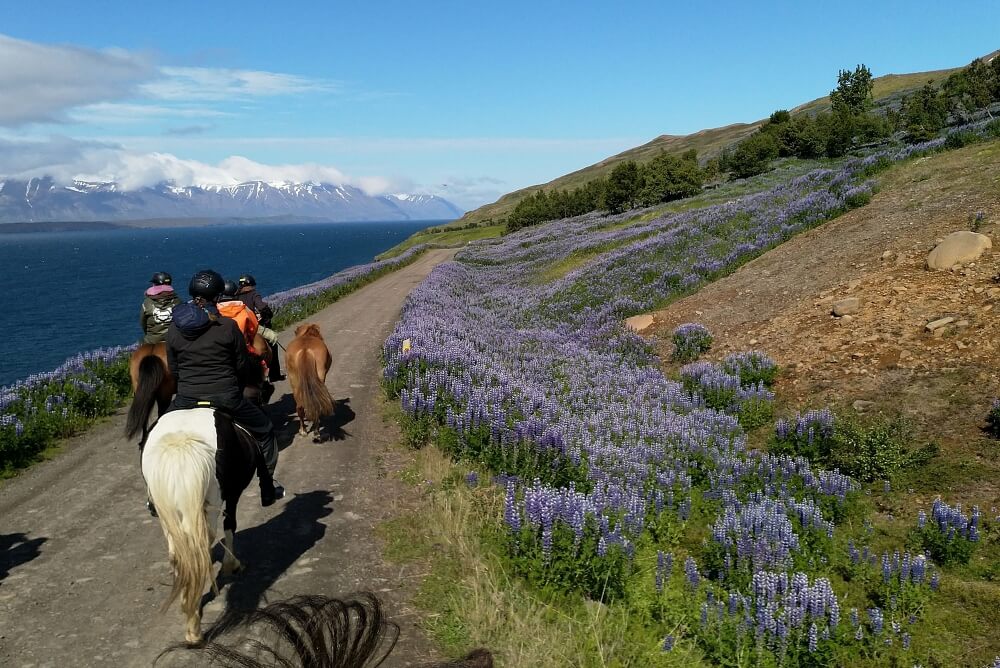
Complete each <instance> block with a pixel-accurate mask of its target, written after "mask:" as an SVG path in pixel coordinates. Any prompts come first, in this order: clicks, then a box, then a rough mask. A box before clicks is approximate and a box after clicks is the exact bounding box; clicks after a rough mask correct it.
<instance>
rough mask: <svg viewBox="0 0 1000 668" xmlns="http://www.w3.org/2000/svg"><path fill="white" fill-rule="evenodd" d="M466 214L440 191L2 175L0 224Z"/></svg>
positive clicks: (360, 218)
mask: <svg viewBox="0 0 1000 668" xmlns="http://www.w3.org/2000/svg"><path fill="white" fill-rule="evenodd" d="M462 214H463V211H462V210H461V209H459V208H458V207H456V206H455V205H454V204H452V203H451V202H449V201H448V200H445V199H443V198H441V197H437V196H436V195H412V194H389V195H368V194H366V193H365V192H364V191H362V190H361V189H359V188H355V187H353V186H348V185H335V184H332V183H289V182H267V181H248V182H246V183H239V184H236V185H226V186H223V185H209V184H206V185H197V186H176V185H173V184H171V183H161V184H158V185H155V186H150V187H145V188H139V189H137V190H123V189H122V188H120V187H119V186H118V184H116V183H94V182H87V181H74V182H73V183H72V184H70V185H62V184H59V183H56V181H55V180H53V179H52V178H50V177H40V178H31V179H28V180H23V179H20V180H18V179H7V180H0V223H30V222H53V221H58V222H80V221H105V222H116V221H141V220H150V219H160V220H163V219H170V220H176V221H178V222H181V221H183V220H184V219H189V218H200V219H205V218H239V219H252V218H268V217H277V216H284V217H296V218H301V219H316V220H324V221H331V222H342V221H366V220H373V221H374V220H378V221H391V220H451V219H454V218H458V217H459V216H461V215H462Z"/></svg>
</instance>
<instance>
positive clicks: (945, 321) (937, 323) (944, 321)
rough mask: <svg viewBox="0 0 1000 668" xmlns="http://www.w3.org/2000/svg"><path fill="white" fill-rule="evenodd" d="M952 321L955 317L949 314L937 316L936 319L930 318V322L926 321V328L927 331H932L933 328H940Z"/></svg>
mask: <svg viewBox="0 0 1000 668" xmlns="http://www.w3.org/2000/svg"><path fill="white" fill-rule="evenodd" d="M953 322H955V319H954V318H953V317H951V316H948V317H947V318H938V319H937V320H932V321H931V322H929V323H927V325H926V328H927V331H928V332H933V331H934V330H936V329H941V328H942V327H944V326H945V325H950V324H951V323H953ZM941 331H944V330H941Z"/></svg>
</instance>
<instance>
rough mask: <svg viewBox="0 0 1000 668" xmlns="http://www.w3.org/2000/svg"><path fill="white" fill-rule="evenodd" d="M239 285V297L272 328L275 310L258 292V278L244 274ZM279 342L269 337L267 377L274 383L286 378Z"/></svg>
mask: <svg viewBox="0 0 1000 668" xmlns="http://www.w3.org/2000/svg"><path fill="white" fill-rule="evenodd" d="M239 286H240V289H239V292H237V293H236V296H237V298H238V299H239V300H240V301H242V302H243V303H244V304H246V305H247V306H249V307H250V308H251V309H253V312H254V313H256V314H257V320H258V321H260V324H262V325H264V326H265V327H268V328H270V327H271V319H272V318H273V317H274V312H273V311H272V310H271V307H270V306H268V305H267V302H265V301H264V298H263V297H261V296H260V293H259V292H257V279H255V278H254V277H253V274H242V275H241V276H240V279H239ZM262 336H263V335H262ZM265 338H266V337H265ZM277 343H278V342H277V339H275V340H274V341H271V340H270V339H268V345H270V346H271V366H270V368H269V369H268V378H267V379H268V380H269V381H271V382H272V383H275V382H277V381H279V380H284V379H285V376H284V374H282V373H281V363H280V362H279V361H278V346H277Z"/></svg>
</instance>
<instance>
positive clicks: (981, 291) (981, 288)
mask: <svg viewBox="0 0 1000 668" xmlns="http://www.w3.org/2000/svg"><path fill="white" fill-rule="evenodd" d="M985 290H986V288H984V287H982V286H980V287H978V288H972V291H973V292H975V293H976V294H977V295H981V294H983V292H984V291H985Z"/></svg>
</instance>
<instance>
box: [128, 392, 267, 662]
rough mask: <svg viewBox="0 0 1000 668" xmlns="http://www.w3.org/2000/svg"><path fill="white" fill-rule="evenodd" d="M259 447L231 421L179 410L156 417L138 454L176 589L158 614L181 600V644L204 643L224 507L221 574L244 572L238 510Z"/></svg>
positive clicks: (195, 410)
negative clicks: (205, 599)
mask: <svg viewBox="0 0 1000 668" xmlns="http://www.w3.org/2000/svg"><path fill="white" fill-rule="evenodd" d="M257 457H258V453H257V446H256V444H255V442H254V440H253V438H252V437H251V436H250V435H249V434H247V433H245V432H244V431H243V430H242V429H239V430H237V428H236V427H234V425H233V422H232V420H231V419H230V418H228V417H226V416H223V415H221V414H219V413H217V412H215V411H213V410H212V409H210V408H193V409H189V410H176V411H171V412H169V413H166V414H165V415H164V416H163V417H161V418H160V419H159V420H158V421H157V423H156V424H155V425H154V426H153V428H152V429H151V430H150V432H149V438H148V439H147V440H146V444H145V446H144V447H143V451H142V475H143V477H144V478H145V480H146V487H147V488H148V491H149V498H150V500H151V501H152V502H153V505H154V506H155V507H156V512H157V514H158V516H159V518H160V527H161V528H162V529H163V535H164V536H166V538H167V551H168V553H169V555H170V567H171V570H172V571H173V575H174V583H173V588H172V589H171V591H170V596H169V598H168V599H167V601H166V603H164V604H163V609H164V610H166V609H167V608H168V607H169V606H170V604H171V603H173V601H174V600H175V599H176V598H177V597H178V596H180V598H181V611H182V612H183V613H184V615H185V617H186V618H187V630H186V632H185V634H184V639H185V641H187V642H188V643H190V644H193V645H196V644H199V643H201V641H202V635H201V597H202V595H203V594H204V593H205V588H206V585H208V584H210V585H211V587H212V590H213V591H217V590H216V586H215V580H214V578H213V577H212V554H211V550H212V545H213V544H214V543H215V538H216V527H217V526H218V522H219V514H220V513H221V512H222V508H223V506H222V504H223V502H224V503H225V520H224V522H223V528H224V530H225V535H224V538H223V542H222V545H223V551H224V556H223V559H222V574H223V575H230V574H232V573H234V572H236V571H239V570H241V569H242V565H241V564H240V562H239V560H237V559H236V555H235V554H234V553H233V536H234V534H235V533H236V505H237V504H238V503H239V499H240V494H242V493H243V490H244V489H246V487H247V485H249V484H250V481H251V480H252V479H253V476H254V473H255V472H256V467H257Z"/></svg>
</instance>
